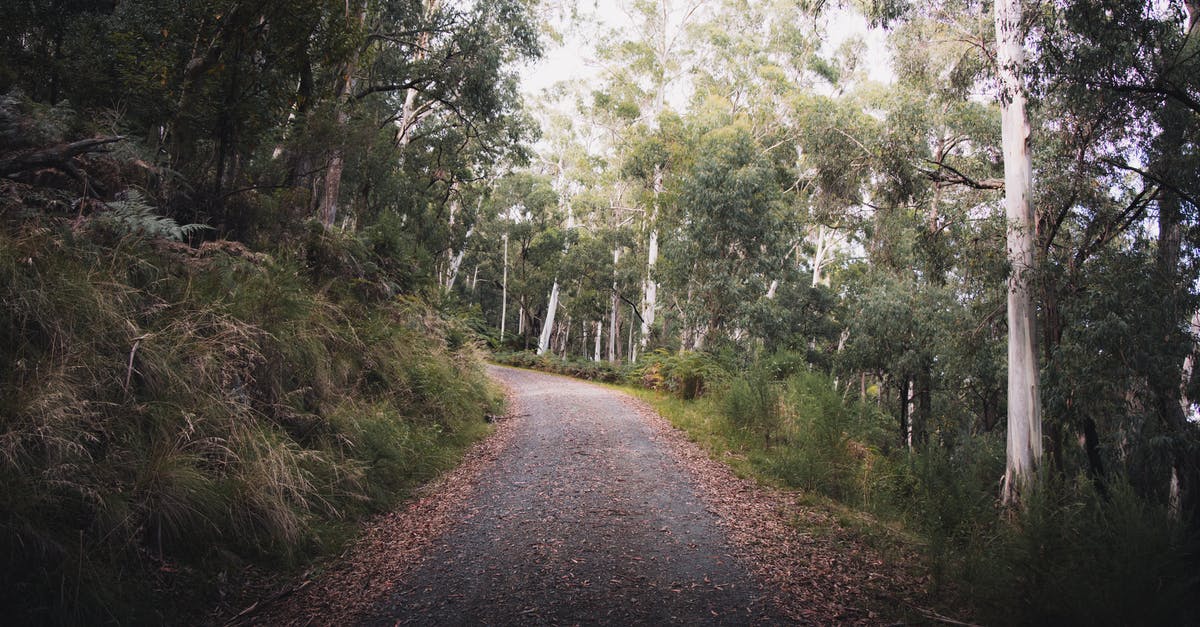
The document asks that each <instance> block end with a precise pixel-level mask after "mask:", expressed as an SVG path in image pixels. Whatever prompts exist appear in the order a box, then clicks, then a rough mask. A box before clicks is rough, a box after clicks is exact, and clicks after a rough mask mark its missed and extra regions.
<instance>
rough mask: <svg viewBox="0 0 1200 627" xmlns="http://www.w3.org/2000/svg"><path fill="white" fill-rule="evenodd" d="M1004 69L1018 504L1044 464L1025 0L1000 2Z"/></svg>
mask: <svg viewBox="0 0 1200 627" xmlns="http://www.w3.org/2000/svg"><path fill="white" fill-rule="evenodd" d="M995 17H996V62H997V66H998V67H997V71H998V74H999V83H1000V112H1001V131H1002V133H1001V135H1002V140H1003V146H1004V206H1005V214H1006V217H1007V220H1008V226H1007V255H1008V261H1009V264H1010V265H1011V274H1010V275H1009V279H1008V450H1007V457H1006V461H1007V464H1006V468H1005V473H1004V478H1005V481H1004V494H1003V500H1004V502H1005V503H1006V504H1016V503H1018V502H1019V501H1020V496H1021V494H1022V493H1024V492H1025V491H1027V490H1028V489H1030V487H1031V485H1032V482H1033V478H1034V474H1035V473H1036V471H1037V468H1038V465H1039V463H1040V461H1041V457H1042V416H1041V397H1040V391H1039V388H1038V360H1037V352H1036V348H1035V342H1034V327H1035V311H1034V307H1033V298H1032V295H1031V292H1030V279H1031V277H1030V275H1031V274H1032V272H1033V265H1034V235H1035V234H1034V219H1033V207H1032V202H1031V195H1032V192H1033V166H1032V160H1031V158H1030V152H1029V136H1030V128H1029V120H1028V119H1027V118H1026V115H1025V89H1024V83H1023V77H1022V73H1023V64H1024V57H1025V50H1024V42H1023V33H1022V30H1021V2H1020V0H996V4H995Z"/></svg>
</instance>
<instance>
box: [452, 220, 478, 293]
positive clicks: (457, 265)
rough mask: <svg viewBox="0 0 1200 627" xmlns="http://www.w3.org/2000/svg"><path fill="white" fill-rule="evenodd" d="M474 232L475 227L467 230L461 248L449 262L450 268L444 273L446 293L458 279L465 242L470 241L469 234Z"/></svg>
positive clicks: (465, 251)
mask: <svg viewBox="0 0 1200 627" xmlns="http://www.w3.org/2000/svg"><path fill="white" fill-rule="evenodd" d="M474 232H475V227H471V228H469V229H467V235H466V237H464V238H463V243H462V248H461V249H459V251H458V252H457V253H454V258H453V259H451V260H450V267H449V268H448V269H447V271H446V291H447V292H449V291H451V290H453V289H454V281H455V280H456V279H458V270H459V268H461V267H462V262H463V255H465V254H466V253H467V240H469V239H471V234H472V233H474Z"/></svg>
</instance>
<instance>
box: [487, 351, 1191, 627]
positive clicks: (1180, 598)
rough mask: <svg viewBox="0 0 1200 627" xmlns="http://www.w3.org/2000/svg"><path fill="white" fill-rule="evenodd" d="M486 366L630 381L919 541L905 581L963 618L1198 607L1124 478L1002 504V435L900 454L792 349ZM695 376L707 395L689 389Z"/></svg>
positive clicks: (862, 407) (1156, 514)
mask: <svg viewBox="0 0 1200 627" xmlns="http://www.w3.org/2000/svg"><path fill="white" fill-rule="evenodd" d="M495 359H496V360H497V361H498V362H499V363H505V364H509V365H514V366H519V367H524V368H533V369H538V370H543V371H547V372H554V373H558V374H565V375H569V376H574V377H578V378H583V379H588V380H593V381H601V382H608V383H616V384H619V385H622V386H626V387H627V389H628V390H629V391H630V392H631V393H633V394H634V395H636V396H638V397H640V398H642V399H643V400H646V401H647V402H649V403H651V404H652V405H653V406H654V407H655V408H656V409H657V410H658V411H659V413H661V414H662V415H663V416H664V417H666V418H667V419H668V420H670V421H671V423H672V424H674V425H675V426H676V427H677V428H679V429H682V430H683V431H685V432H686V433H687V434H688V436H689V437H690V438H691V439H692V440H694V441H695V442H697V443H698V444H700V445H701V446H702V447H703V448H704V449H706V450H707V451H708V452H709V454H710V455H711V456H712V457H713V458H715V459H718V460H721V461H723V462H725V463H727V464H729V465H730V466H732V467H733V468H734V470H736V471H737V472H738V473H739V474H742V475H744V476H748V477H752V478H754V479H756V480H758V481H761V482H763V483H766V484H769V485H774V486H778V487H781V488H786V489H792V490H796V491H798V492H799V493H800V494H801V495H802V498H804V499H805V500H806V501H808V502H811V503H812V504H813V505H814V506H817V507H823V508H827V509H828V510H830V511H831V512H832V513H833V514H834V515H835V516H834V519H840V520H843V521H845V522H846V523H847V527H848V528H850V529H851V530H852V532H853V533H856V534H857V535H860V536H861V537H862V538H863V539H864V540H865V541H867V542H870V543H872V544H874V545H875V546H877V547H878V548H879V549H880V550H881V551H882V553H883V554H884V555H888V554H889V546H892V545H894V544H895V543H901V544H902V545H903V546H904V547H905V548H906V549H912V548H916V549H917V552H918V554H919V555H920V556H921V557H922V561H921V563H919V564H914V567H915V568H916V569H917V570H918V571H919V572H917V573H915V574H916V575H917V576H918V578H919V577H920V576H928V577H929V584H928V585H929V593H930V594H931V596H932V597H933V598H934V599H936V600H937V601H938V603H939V605H940V606H942V607H945V608H951V609H947V610H945V612H947V613H951V615H952V616H954V617H955V618H958V619H960V620H964V619H968V620H972V621H975V622H979V623H982V624H988V625H1028V624H1044V623H1045V622H1046V621H1047V620H1049V621H1050V622H1053V623H1054V624H1069V625H1135V624H1146V625H1151V624H1153V625H1165V624H1191V623H1192V622H1193V621H1194V620H1195V617H1196V616H1197V611H1198V610H1200V607H1197V602H1196V598H1197V596H1196V595H1197V591H1198V590H1200V579H1198V577H1197V575H1196V572H1197V571H1196V568H1195V566H1196V560H1197V548H1198V547H1200V545H1198V544H1197V542H1196V537H1195V536H1194V535H1191V534H1190V533H1189V531H1188V530H1187V528H1186V527H1185V526H1184V525H1182V524H1180V523H1179V522H1178V521H1176V520H1173V519H1172V518H1171V517H1170V515H1169V513H1168V511H1167V508H1166V507H1165V505H1164V504H1162V503H1154V502H1152V501H1148V500H1147V499H1145V498H1143V497H1139V496H1138V495H1137V493H1136V491H1135V490H1134V488H1133V486H1131V485H1130V484H1129V482H1128V479H1124V478H1120V477H1116V478H1114V479H1113V481H1112V483H1111V484H1110V486H1111V487H1110V488H1109V490H1108V492H1107V493H1106V494H1099V493H1097V491H1096V489H1095V487H1094V484H1093V483H1092V482H1091V481H1089V480H1088V479H1087V477H1086V476H1078V477H1065V476H1052V477H1047V478H1046V479H1045V483H1044V485H1042V486H1041V488H1042V489H1041V490H1039V492H1038V494H1039V496H1038V498H1037V499H1036V500H1034V501H1032V502H1030V503H1029V506H1028V507H1027V508H1026V509H1024V510H1022V511H1017V512H1005V511H1004V509H1003V508H1002V507H1001V505H1000V503H999V496H1000V479H1001V478H1002V477H1003V476H1004V463H1005V460H1004V442H1003V441H1002V440H1001V439H1000V438H998V437H991V438H969V439H968V438H962V439H959V440H957V441H953V440H951V441H948V442H944V443H943V445H942V446H938V447H933V446H924V447H915V448H913V449H910V448H908V447H907V446H904V445H902V444H899V443H897V441H896V438H895V436H894V431H895V426H894V424H893V419H892V418H891V417H889V416H888V415H887V413H886V412H885V411H883V410H882V409H881V407H880V406H879V404H878V403H877V399H876V398H874V397H873V396H872V395H871V394H868V396H867V397H866V398H860V397H859V396H858V390H850V391H847V390H846V388H845V386H844V385H838V383H837V382H835V380H834V379H833V378H832V377H830V376H829V375H827V374H823V373H820V372H818V371H815V370H813V369H809V368H806V367H804V366H803V365H799V367H797V366H798V364H802V363H803V360H802V359H798V357H797V355H794V354H787V353H784V354H779V355H776V356H774V357H773V358H764V359H761V360H760V361H758V362H757V363H753V364H744V365H742V366H743V367H735V366H738V364H735V363H729V362H722V361H721V360H720V359H718V358H714V357H712V356H705V355H701V354H695V353H685V354H682V355H678V354H670V355H668V354H665V353H653V354H651V355H648V356H647V357H646V360H645V361H644V362H643V363H641V364H638V365H635V366H624V367H614V366H612V365H610V364H606V363H596V362H586V361H576V362H569V361H564V360H561V359H559V358H555V357H548V356H543V357H538V356H536V355H532V354H530V353H522V352H518V353H498V354H497V355H496V356H495ZM697 381H699V382H702V383H699V384H697V383H696V382H697ZM685 382H690V383H685ZM697 385H699V387H701V388H702V389H703V392H701V393H700V394H692V392H691V390H693V389H695V386H697ZM800 531H802V532H805V533H822V532H823V531H822V530H820V529H807V528H806V529H801V530H800Z"/></svg>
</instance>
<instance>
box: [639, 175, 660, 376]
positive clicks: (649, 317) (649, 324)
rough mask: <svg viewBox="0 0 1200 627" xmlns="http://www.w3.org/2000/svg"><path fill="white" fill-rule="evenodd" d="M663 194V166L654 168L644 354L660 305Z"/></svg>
mask: <svg viewBox="0 0 1200 627" xmlns="http://www.w3.org/2000/svg"><path fill="white" fill-rule="evenodd" d="M662 192H663V171H662V166H661V165H655V166H654V208H653V209H652V210H651V212H650V217H649V220H650V242H649V246H648V251H647V255H646V286H645V287H646V291H645V296H644V303H645V305H644V307H643V309H642V338H641V344H640V346H641V349H642V351H643V352H645V350H646V346H647V345H648V344H649V343H650V331H651V329H652V328H653V327H654V313H655V308H656V307H657V305H658V277H657V276H656V274H655V270H654V267H655V265H657V263H658V224H657V220H658V199H659V196H660V195H661V194H662Z"/></svg>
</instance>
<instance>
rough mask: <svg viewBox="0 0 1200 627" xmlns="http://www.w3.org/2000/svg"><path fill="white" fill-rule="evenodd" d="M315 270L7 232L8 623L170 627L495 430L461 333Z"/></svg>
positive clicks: (299, 254)
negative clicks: (164, 625) (218, 592)
mask: <svg viewBox="0 0 1200 627" xmlns="http://www.w3.org/2000/svg"><path fill="white" fill-rule="evenodd" d="M326 244H327V245H328V246H329V247H336V246H337V245H338V243H337V242H333V243H329V242H326ZM356 250H357V249H353V248H352V249H351V251H350V253H347V254H346V255H344V257H345V258H347V259H353V258H354V256H355V255H358V254H362V253H361V251H357V252H356ZM326 252H328V251H326ZM305 258H306V249H305V245H304V244H303V243H301V244H299V245H297V246H295V247H294V248H291V249H289V248H287V247H281V248H280V249H279V250H278V251H275V253H274V254H273V255H270V256H268V255H266V254H263V253H256V252H252V251H250V250H248V249H246V248H245V247H244V246H241V245H240V244H234V243H230V242H210V243H207V244H205V245H203V246H201V247H200V248H198V249H195V248H190V247H188V246H185V245H183V244H173V243H170V242H168V241H165V240H163V239H161V238H159V239H156V238H152V237H150V236H148V235H146V234H145V233H140V232H132V231H127V232H118V231H116V230H114V229H112V228H111V227H110V225H104V224H98V226H97V228H92V227H91V226H90V225H89V224H88V223H85V224H84V225H83V227H82V228H81V227H78V226H76V227H75V228H71V227H69V226H67V225H66V224H60V223H55V222H52V221H49V220H45V221H41V222H39V221H36V220H25V221H23V222H21V223H20V224H19V225H17V226H16V227H14V228H12V229H8V230H5V231H3V232H0V302H2V305H0V353H2V354H0V364H3V365H2V366H0V485H3V486H4V489H3V490H0V552H2V553H0V554H2V555H3V556H4V562H3V568H0V605H2V606H4V607H5V608H9V609H8V611H9V612H10V615H9V618H10V619H11V620H14V621H15V622H17V623H21V624H29V623H32V624H39V623H50V624H64V623H65V624H81V623H82V624H95V623H106V622H115V621H119V622H135V623H136V622H148V623H161V622H174V621H181V620H184V617H185V616H187V613H188V612H191V611H196V610H197V609H202V608H204V607H205V606H206V605H207V604H208V603H209V602H211V600H212V598H213V595H214V594H215V585H216V584H215V582H216V581H217V580H218V579H220V577H218V575H219V574H220V573H222V572H223V573H225V574H226V576H232V577H236V576H237V573H239V572H240V571H241V570H242V568H243V567H244V566H246V565H248V564H261V565H275V566H279V565H285V566H286V565H288V564H298V563H301V562H303V561H304V560H307V559H310V558H311V557H312V556H314V555H317V554H318V553H320V552H322V551H325V550H329V549H330V548H332V546H333V545H332V544H331V542H335V541H336V540H337V539H339V538H344V537H345V529H346V527H347V526H348V525H349V524H350V523H351V522H352V521H354V520H356V519H357V518H359V517H361V516H363V515H366V514H369V513H372V512H377V511H381V510H383V509H385V508H387V507H389V506H391V505H393V504H394V503H395V502H396V501H397V500H398V499H400V498H402V497H403V496H404V495H405V494H406V492H407V491H409V490H411V489H412V488H413V487H415V486H416V485H417V484H418V483H419V482H421V481H423V480H425V479H428V478H430V477H432V476H433V475H435V474H436V473H438V472H440V471H441V470H442V469H445V468H446V467H447V466H449V465H451V464H452V463H453V462H454V461H455V460H456V459H457V456H458V455H459V453H460V452H461V451H462V450H463V449H464V447H465V446H466V444H468V443H469V442H471V441H473V440H474V439H476V438H478V437H479V436H480V435H482V434H483V433H485V432H486V430H487V425H486V423H485V421H484V416H485V414H486V413H489V412H495V411H497V404H498V403H499V397H498V395H497V394H496V393H495V392H494V391H493V390H492V389H491V388H490V386H489V384H488V383H487V381H486V377H485V376H484V373H483V370H482V360H481V358H480V354H479V352H478V349H477V348H476V346H475V345H474V343H472V342H469V341H462V340H459V341H457V342H452V341H450V340H449V339H448V338H450V337H452V336H456V335H461V331H460V330H459V329H458V328H457V327H458V326H459V325H460V323H458V322H455V321H453V320H449V319H447V318H445V317H444V316H441V315H439V314H437V313H436V312H435V311H434V310H433V309H432V308H431V307H429V306H428V305H426V304H425V303H423V302H422V301H420V300H418V299H415V298H395V297H388V296H386V294H382V293H379V292H355V291H353V290H348V291H345V292H332V291H330V292H326V291H323V289H322V285H321V284H320V283H318V282H316V281H315V278H316V277H315V276H314V274H313V273H312V272H311V271H310V270H309V269H308V268H307V267H306V265H305V261H304V260H305ZM366 265H368V264H364V263H361V260H359V261H355V262H354V263H353V264H350V263H349V262H348V263H347V267H353V266H358V267H363V266H366ZM351 271H353V270H346V269H345V268H341V269H339V268H338V267H336V266H334V267H333V268H332V270H331V267H330V266H329V265H326V266H325V267H323V268H322V272H325V273H330V272H332V273H337V272H342V273H346V272H351ZM342 283H345V284H349V283H351V282H349V281H343V282H342ZM168 598H169V599H171V600H172V602H171V603H165V602H149V601H148V600H150V599H157V600H160V601H165V600H166V599H168Z"/></svg>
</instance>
